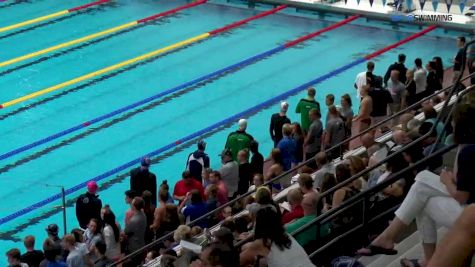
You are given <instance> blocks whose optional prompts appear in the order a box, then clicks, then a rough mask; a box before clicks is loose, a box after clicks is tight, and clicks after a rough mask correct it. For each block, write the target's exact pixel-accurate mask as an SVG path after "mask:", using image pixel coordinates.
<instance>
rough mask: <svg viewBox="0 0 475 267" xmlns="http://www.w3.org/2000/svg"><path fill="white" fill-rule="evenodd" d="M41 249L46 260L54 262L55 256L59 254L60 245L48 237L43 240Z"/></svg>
mask: <svg viewBox="0 0 475 267" xmlns="http://www.w3.org/2000/svg"><path fill="white" fill-rule="evenodd" d="M43 251H44V253H45V258H46V260H47V261H50V262H56V257H57V256H59V255H60V254H61V246H60V245H59V244H58V243H55V242H54V241H53V240H51V239H50V238H47V239H46V240H45V242H43Z"/></svg>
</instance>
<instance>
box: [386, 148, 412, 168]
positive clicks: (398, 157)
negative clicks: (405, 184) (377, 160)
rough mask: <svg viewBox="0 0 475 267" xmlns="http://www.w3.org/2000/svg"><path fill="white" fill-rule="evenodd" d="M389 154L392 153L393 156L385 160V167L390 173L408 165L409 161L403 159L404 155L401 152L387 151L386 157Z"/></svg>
mask: <svg viewBox="0 0 475 267" xmlns="http://www.w3.org/2000/svg"><path fill="white" fill-rule="evenodd" d="M391 154H394V156H393V157H392V158H389V159H388V161H387V162H386V169H387V170H388V171H391V173H396V172H399V171H401V170H403V169H404V168H406V167H407V166H409V163H407V161H405V160H404V156H403V154H402V153H394V152H389V153H388V157H389V156H390V155H391Z"/></svg>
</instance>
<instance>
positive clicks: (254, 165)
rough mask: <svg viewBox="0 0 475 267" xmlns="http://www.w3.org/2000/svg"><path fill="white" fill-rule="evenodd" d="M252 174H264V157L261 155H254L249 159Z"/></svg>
mask: <svg viewBox="0 0 475 267" xmlns="http://www.w3.org/2000/svg"><path fill="white" fill-rule="evenodd" d="M251 169H252V174H256V173H260V174H263V173H264V156H262V154H261V153H255V154H254V155H252V157H251Z"/></svg>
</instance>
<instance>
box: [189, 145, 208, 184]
mask: <svg viewBox="0 0 475 267" xmlns="http://www.w3.org/2000/svg"><path fill="white" fill-rule="evenodd" d="M205 149H206V142H205V141H204V140H200V141H199V142H198V150H196V151H195V152H193V153H191V154H190V155H189V156H188V161H187V162H186V170H188V171H190V173H191V176H192V177H193V178H195V179H196V180H197V181H198V182H200V183H202V182H203V178H202V174H203V173H204V171H205V170H206V168H209V157H208V154H206V153H205Z"/></svg>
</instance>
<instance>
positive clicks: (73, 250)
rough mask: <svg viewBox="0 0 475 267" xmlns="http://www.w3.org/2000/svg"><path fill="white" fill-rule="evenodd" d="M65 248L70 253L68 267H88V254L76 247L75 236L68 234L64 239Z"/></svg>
mask: <svg viewBox="0 0 475 267" xmlns="http://www.w3.org/2000/svg"><path fill="white" fill-rule="evenodd" d="M62 244H63V248H64V250H67V251H69V253H68V257H67V258H66V265H67V266H68V267H86V266H88V265H87V264H86V253H85V251H84V250H83V249H81V247H80V246H77V245H76V239H75V237H74V235H72V234H68V235H65V236H64V237H63V241H62Z"/></svg>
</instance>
